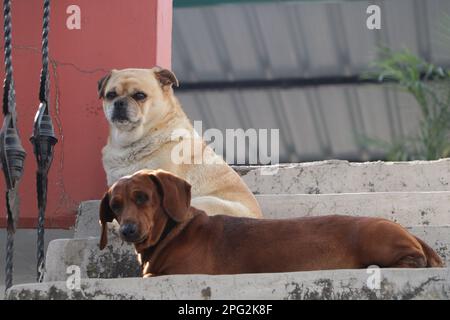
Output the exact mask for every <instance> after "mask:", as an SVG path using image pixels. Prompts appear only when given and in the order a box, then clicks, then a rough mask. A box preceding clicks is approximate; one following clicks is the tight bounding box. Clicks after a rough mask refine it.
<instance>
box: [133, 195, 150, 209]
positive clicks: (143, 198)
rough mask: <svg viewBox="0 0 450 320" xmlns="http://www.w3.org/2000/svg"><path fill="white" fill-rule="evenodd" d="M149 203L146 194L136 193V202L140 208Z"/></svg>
mask: <svg viewBox="0 0 450 320" xmlns="http://www.w3.org/2000/svg"><path fill="white" fill-rule="evenodd" d="M147 201H148V195H147V194H146V193H144V192H136V193H135V195H134V202H136V204H137V205H138V206H141V205H143V204H145V203H146V202H147Z"/></svg>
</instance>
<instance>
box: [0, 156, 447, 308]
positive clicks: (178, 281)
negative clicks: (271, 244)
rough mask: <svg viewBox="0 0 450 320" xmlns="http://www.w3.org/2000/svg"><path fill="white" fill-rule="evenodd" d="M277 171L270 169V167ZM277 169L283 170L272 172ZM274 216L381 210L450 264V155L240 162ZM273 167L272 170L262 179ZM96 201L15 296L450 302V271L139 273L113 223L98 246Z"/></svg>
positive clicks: (84, 208) (55, 243) (85, 207)
mask: <svg viewBox="0 0 450 320" xmlns="http://www.w3.org/2000/svg"><path fill="white" fill-rule="evenodd" d="M271 169H272V170H271ZM275 169H277V170H275ZM236 170H237V171H238V173H239V174H240V175H241V176H242V178H243V179H244V181H245V182H246V183H247V184H248V185H249V187H250V189H251V190H252V191H253V192H254V193H255V194H256V197H257V199H258V201H259V203H260V205H261V207H262V210H263V212H264V214H265V217H267V218H269V217H270V218H288V217H298V216H312V215H325V214H349V215H364V216H378V217H385V218H388V219H391V220H393V221H396V222H399V223H401V224H402V225H404V226H406V227H408V228H409V229H410V230H411V232H412V233H414V234H415V235H417V236H419V237H421V238H422V239H423V240H425V241H426V242H427V243H428V244H430V245H431V246H432V247H433V248H434V249H435V250H436V251H437V252H438V253H439V254H440V256H441V257H442V258H443V259H444V260H445V261H446V264H447V265H449V264H450V186H449V182H450V159H444V160H439V161H430V162H426V161H424V162H417V161H416V162H402V163H386V162H372V163H349V162H347V161H324V162H313V163H303V164H289V165H282V166H279V167H278V168H269V167H239V168H236ZM268 171H272V172H273V173H274V174H273V175H265V174H266V173H267V172H268ZM98 205H99V201H87V202H84V203H82V204H81V205H80V209H79V215H78V220H77V224H76V227H75V236H74V239H60V240H54V241H52V242H51V243H50V245H49V246H48V249H47V262H46V275H45V281H44V283H41V284H25V285H17V286H14V287H13V288H11V289H10V290H9V292H8V293H7V298H9V299H161V298H162V299H420V298H430V299H449V298H450V269H447V268H444V269H380V276H381V282H380V285H381V286H380V288H379V289H371V288H369V285H368V282H367V280H368V278H369V277H370V270H328V271H314V272H294V273H275V274H246V275H228V276H206V275H183V276H164V277H156V278H150V279H140V278H137V277H139V266H138V264H137V262H136V258H135V253H134V251H133V248H132V247H131V246H130V245H128V244H126V243H124V242H122V241H121V240H120V239H119V238H118V236H117V232H116V229H115V226H114V224H111V225H110V230H109V233H110V235H109V244H108V246H107V248H106V249H105V250H103V251H100V250H99V249H98V241H99V238H98V237H99V231H100V228H99V224H98ZM72 265H76V266H78V267H79V268H80V272H81V278H82V280H81V290H76V289H75V290H72V289H68V287H67V285H66V280H67V278H68V276H69V275H68V274H67V273H66V271H67V267H68V266H72Z"/></svg>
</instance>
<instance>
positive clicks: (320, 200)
mask: <svg viewBox="0 0 450 320" xmlns="http://www.w3.org/2000/svg"><path fill="white" fill-rule="evenodd" d="M256 198H257V200H258V202H259V204H260V205H261V209H262V211H263V214H264V217H265V218H272V219H281V218H293V217H303V216H316V215H328V214H342V215H354V216H372V217H382V218H387V219H391V220H393V221H396V222H398V223H400V224H402V225H404V226H416V225H450V206H449V204H450V192H448V191H442V192H390V193H383V192H377V193H345V194H315V195H308V194H292V195H291V194H280V195H257V196H256ZM99 205H100V202H99V201H87V202H84V203H82V205H81V206H80V210H79V215H78V218H77V223H76V228H75V235H74V237H75V238H85V237H90V236H94V237H95V236H99V235H100V233H99V232H100V226H99V223H98V210H99Z"/></svg>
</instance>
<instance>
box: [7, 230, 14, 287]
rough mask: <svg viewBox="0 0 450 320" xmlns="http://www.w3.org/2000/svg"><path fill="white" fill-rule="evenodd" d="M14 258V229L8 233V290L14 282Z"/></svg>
mask: <svg viewBox="0 0 450 320" xmlns="http://www.w3.org/2000/svg"><path fill="white" fill-rule="evenodd" d="M13 258H14V232H12V230H9V229H8V231H7V233H6V267H5V274H6V279H5V289H6V290H8V289H9V288H10V287H11V286H12V284H13V272H14V270H13V269H14V265H13Z"/></svg>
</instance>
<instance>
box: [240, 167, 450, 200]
mask: <svg viewBox="0 0 450 320" xmlns="http://www.w3.org/2000/svg"><path fill="white" fill-rule="evenodd" d="M277 168H278V170H276V169H277ZM234 169H235V170H236V171H237V172H238V173H239V174H240V175H241V177H242V178H243V180H244V181H245V182H246V183H247V185H248V186H249V187H250V190H252V192H253V193H256V194H275V193H290V194H295V193H305V194H319V193H320V194H324V193H353V192H390V191H393V192H405V191H450V185H449V183H450V174H449V173H450V159H441V160H437V161H404V162H382V161H377V162H348V161H342V160H327V161H317V162H306V163H292V164H281V165H279V166H235V167H234ZM263 170H264V171H265V172H273V173H274V174H272V175H263V174H261V173H262V172H263Z"/></svg>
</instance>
